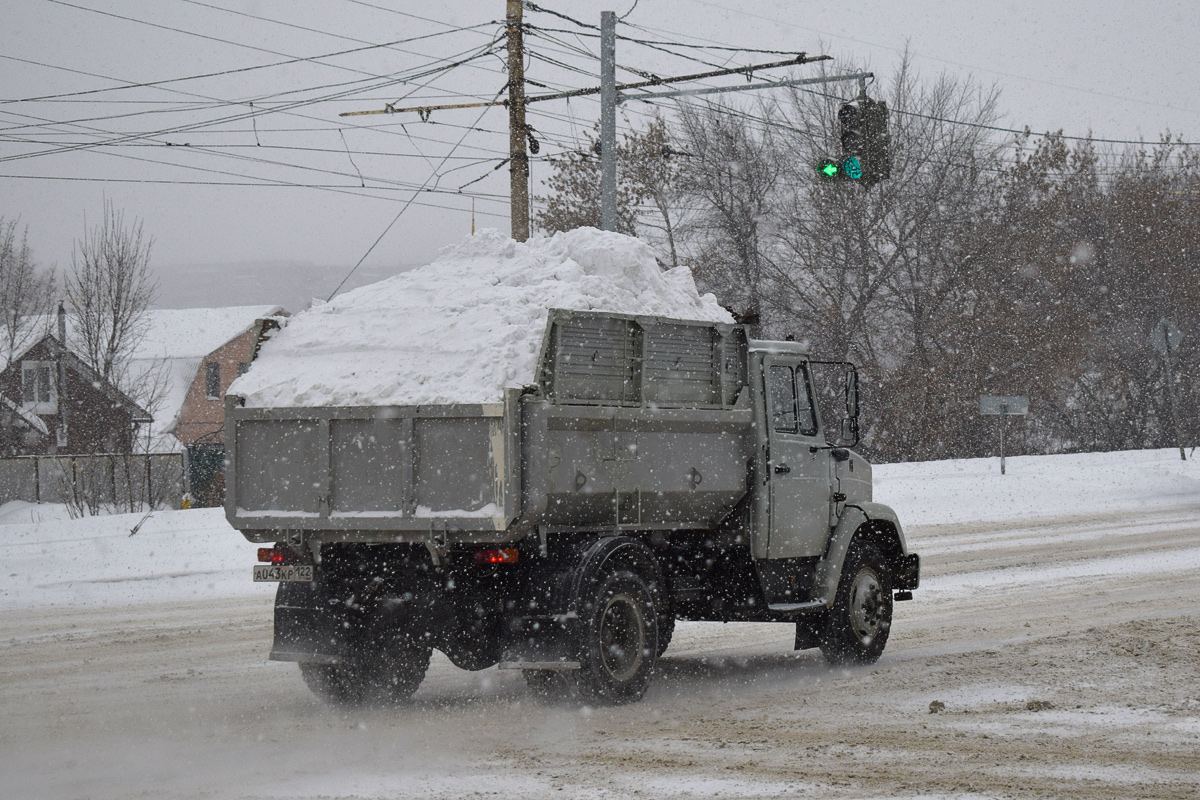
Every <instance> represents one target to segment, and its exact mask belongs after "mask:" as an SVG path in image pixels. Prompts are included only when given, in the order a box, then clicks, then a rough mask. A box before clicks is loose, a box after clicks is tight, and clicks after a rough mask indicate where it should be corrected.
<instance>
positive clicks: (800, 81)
mask: <svg viewBox="0 0 1200 800" xmlns="http://www.w3.org/2000/svg"><path fill="white" fill-rule="evenodd" d="M874 77H875V73H873V72H851V73H849V74H847V75H831V76H829V77H824V78H796V79H795V80H786V81H764V82H763V83H751V84H747V85H745V86H713V87H711V88H708V89H681V90H680V91H677V92H655V93H654V94H636V95H631V96H628V97H622V98H621V102H625V101H627V100H660V99H662V98H664V97H685V96H688V95H698V94H721V93H723V92H745V91H748V90H752V89H781V88H784V87H787V86H807V85H810V84H814V83H838V82H839V81H854V80H857V81H861V80H863V79H864V78H874ZM617 88H621V87H617Z"/></svg>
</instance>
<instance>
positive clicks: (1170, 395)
mask: <svg viewBox="0 0 1200 800" xmlns="http://www.w3.org/2000/svg"><path fill="white" fill-rule="evenodd" d="M1182 340H1183V334H1182V333H1180V331H1179V328H1177V327H1175V323H1173V322H1171V320H1169V319H1167V318H1166V317H1163V318H1162V319H1160V320H1159V321H1158V324H1157V325H1155V326H1154V330H1152V331H1150V346H1151V347H1153V348H1154V349H1155V350H1157V351H1158V353H1159V355H1161V356H1162V357H1163V367H1164V368H1165V369H1166V371H1167V406H1168V407H1169V408H1170V412H1171V427H1172V428H1173V429H1174V432H1175V444H1177V445H1179V458H1180V460H1182V461H1187V456H1186V455H1185V454H1184V452H1183V436H1182V434H1180V432H1179V404H1178V403H1177V402H1176V401H1175V368H1174V366H1173V365H1172V363H1171V354H1172V353H1173V352H1174V351H1176V350H1178V349H1179V343H1180V342H1181V341H1182Z"/></svg>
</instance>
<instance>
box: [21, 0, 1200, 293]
mask: <svg viewBox="0 0 1200 800" xmlns="http://www.w3.org/2000/svg"><path fill="white" fill-rule="evenodd" d="M538 5H540V6H541V7H543V8H546V9H552V10H555V11H560V12H562V13H563V14H566V15H569V16H571V17H574V18H576V19H578V20H580V21H583V22H587V23H590V24H598V22H599V12H600V10H601V9H604V8H607V9H611V10H614V11H616V12H617V13H618V14H626V13H627V12H630V8H631V7H632V6H634V4H633V0H618V1H616V2H612V3H600V4H596V3H592V2H582V1H581V0H542V2H540V3H538ZM504 6H505V3H504V2H503V0H472V1H471V2H468V1H467V0H441V2H437V3H428V2H421V3H417V2H411V1H410V0H370V2H367V1H366V0H257V1H255V0H242V1H238V0H203V2H200V0H155V2H149V1H148V0H6V2H5V13H4V18H3V25H2V26H0V176H2V177H0V216H4V217H6V218H10V219H11V218H13V217H20V219H21V221H22V223H23V224H25V225H27V226H28V230H29V239H30V243H31V245H32V246H33V248H34V249H35V252H36V255H37V256H38V258H39V259H40V260H41V261H42V262H43V263H46V264H56V265H57V266H58V267H59V268H60V269H61V268H63V267H65V266H67V265H68V264H69V262H70V258H71V247H72V242H73V240H74V239H75V238H77V237H79V236H80V235H81V234H82V233H83V231H84V225H85V218H86V219H87V220H88V221H89V222H94V221H95V220H96V219H98V217H99V215H100V212H101V208H102V204H103V201H104V199H105V198H108V199H111V200H112V201H113V202H114V203H115V204H116V205H117V206H118V207H119V208H122V209H124V210H125V211H126V214H127V215H130V216H138V217H141V218H142V219H144V220H145V227H146V230H147V232H148V233H151V234H152V235H153V236H154V237H155V239H156V245H155V251H154V258H155V263H156V264H157V265H158V266H159V268H160V270H161V272H162V275H163V279H164V282H170V281H179V280H181V275H182V274H183V273H182V270H181V268H182V267H185V266H186V265H189V264H204V265H208V267H207V268H206V270H205V273H204V274H205V280H206V281H212V280H219V277H214V276H219V275H220V270H219V269H217V270H214V269H213V268H212V265H220V264H237V263H239V262H251V261H260V262H266V261H269V262H277V263H278V262H300V263H307V264H313V265H317V266H319V267H323V268H325V267H327V269H328V271H329V272H330V273H331V274H332V276H333V277H337V278H338V279H340V276H341V275H342V274H344V272H345V271H346V270H348V269H349V268H350V267H351V266H353V265H354V264H355V263H356V262H357V261H358V260H359V259H360V258H361V257H362V256H363V254H364V253H365V252H367V249H368V248H369V247H370V246H371V244H372V243H373V242H374V241H375V240H376V239H377V238H378V237H379V236H380V234H381V233H383V231H384V229H385V228H386V227H387V226H388V224H389V223H390V222H391V221H392V220H393V218H395V217H396V215H397V213H398V212H399V211H400V209H401V207H402V206H403V205H404V204H405V203H406V202H408V201H409V200H410V198H411V197H412V196H413V189H415V188H418V187H421V186H425V188H427V189H428V188H434V187H436V188H437V189H439V190H442V191H441V192H440V193H428V192H425V193H422V194H420V195H419V196H418V197H417V198H416V200H415V201H414V202H413V205H411V206H410V207H409V208H408V209H407V210H406V211H405V212H404V213H403V214H402V215H401V216H400V218H399V220H398V221H397V222H396V224H395V225H394V227H392V228H391V230H390V231H389V232H388V233H387V235H386V236H384V237H383V239H382V240H381V241H380V243H379V245H378V247H377V248H376V249H375V250H374V251H373V252H372V254H371V256H370V257H369V258H368V259H367V261H366V263H367V265H369V266H372V267H374V268H375V271H376V272H377V271H378V270H379V269H380V268H387V267H393V266H400V265H413V264H418V263H425V262H427V261H429V260H430V259H431V258H432V257H433V256H435V255H436V253H437V251H438V249H439V248H440V247H443V246H445V245H446V244H448V243H451V242H454V241H457V240H459V239H461V237H463V236H465V235H466V234H467V233H469V231H470V229H471V224H472V219H471V204H472V201H471V198H470V197H469V196H468V195H467V194H459V193H458V189H459V187H462V186H463V185H464V184H466V183H468V182H470V181H474V180H475V179H477V178H480V177H483V179H482V180H480V181H478V182H476V183H473V184H472V185H471V186H469V187H467V188H466V190H465V191H466V192H468V193H476V194H477V196H476V198H475V208H476V219H475V224H476V225H477V226H493V227H498V228H501V229H502V230H505V231H507V230H508V225H509V222H508V210H507V191H508V180H507V176H508V173H507V170H506V169H500V170H498V171H493V169H492V168H493V167H495V166H496V165H497V164H498V163H499V161H500V159H502V158H503V157H504V155H505V153H506V151H507V134H506V133H505V131H506V128H507V115H506V114H507V112H506V111H505V110H504V109H503V108H496V109H492V110H490V111H486V112H483V113H482V114H481V112H480V111H479V110H478V109H464V110H456V111H443V112H438V113H436V114H435V115H434V116H433V118H432V119H431V120H430V121H429V122H422V121H420V120H419V119H418V118H417V117H416V115H414V114H405V115H391V116H360V117H351V118H339V117H338V116H337V115H338V113H339V112H343V111H350V110H365V109H379V108H382V107H383V105H384V103H387V102H393V101H397V100H399V99H400V98H404V97H406V96H408V99H407V100H404V101H403V102H401V103H399V104H398V105H404V104H406V103H415V102H420V103H446V102H469V101H470V100H471V99H472V98H479V99H491V98H492V97H494V96H495V94H496V93H497V92H498V91H500V90H501V88H502V87H503V85H504V82H505V80H506V76H505V73H504V71H503V49H502V47H503V42H502V41H500V42H499V43H498V45H497V47H496V52H495V53H494V54H485V53H484V52H483V51H484V50H486V48H487V46H488V45H489V43H491V42H492V41H493V40H494V37H496V36H497V35H499V34H500V33H501V30H502V29H501V26H500V24H499V21H500V20H502V19H503V16H504ZM89 9H90V10H89ZM97 11H101V12H105V13H106V14H108V15H109V16H106V15H105V14H100V13H96V12H97ZM234 12H239V13H234ZM112 15H116V16H112ZM118 17H125V18H126V19H120V18H118ZM526 20H527V21H528V22H530V23H533V24H534V25H538V26H540V27H542V28H544V29H545V28H551V29H561V30H562V31H567V30H569V31H576V32H578V33H580V34H585V35H583V36H578V37H577V36H575V35H573V34H571V33H562V32H555V31H552V30H545V31H543V32H542V36H540V37H539V36H534V37H532V38H531V39H530V41H529V48H530V50H531V51H532V53H534V57H533V59H532V60H531V61H530V67H529V73H528V75H529V77H530V78H531V79H532V80H535V81H539V82H541V83H544V84H546V85H547V86H549V87H553V88H555V89H557V88H559V87H562V88H575V87H582V86H588V85H594V84H595V83H596V82H597V79H596V77H595V73H596V70H597V69H598V62H596V61H595V60H594V59H593V58H591V57H590V56H589V55H588V53H589V52H590V53H595V52H597V51H598V46H597V41H596V39H595V38H592V37H591V36H590V35H588V34H594V33H595V31H593V30H590V29H587V28H578V27H577V26H575V25H574V24H573V23H572V22H569V21H567V20H564V19H561V18H558V17H555V16H553V15H550V14H547V13H545V12H542V11H536V10H527V11H526ZM625 22H627V23H630V25H622V26H621V27H620V29H619V31H618V32H619V33H621V34H623V35H625V36H629V37H634V38H642V39H647V40H655V41H670V42H679V43H689V44H698V45H700V44H712V43H721V44H723V45H726V46H733V47H745V48H750V47H754V48H763V49H767V50H784V51H789V52H799V51H806V52H808V53H817V52H825V53H828V54H830V55H833V56H835V57H836V58H837V59H838V61H837V62H836V63H838V64H843V65H846V66H847V67H849V66H859V65H863V66H866V67H867V68H869V69H871V70H873V71H874V72H875V73H876V74H877V76H878V79H879V80H880V82H883V83H886V82H887V81H888V79H889V78H890V77H891V75H892V73H893V71H894V68H895V66H896V64H897V61H898V59H899V53H900V52H901V51H903V49H904V48H905V47H906V46H907V47H908V49H909V51H910V53H911V54H912V56H913V60H914V64H915V65H916V67H917V68H918V69H919V70H920V71H921V73H922V74H924V75H927V76H933V75H936V74H938V73H940V72H942V71H946V72H948V73H951V74H953V75H955V76H958V77H962V78H966V77H968V76H971V77H973V78H974V79H975V80H977V81H979V82H980V83H983V84H985V85H991V84H993V83H994V84H996V85H998V86H999V87H1000V89H1001V103H1000V105H1001V109H1002V111H1003V113H1004V119H1003V120H1002V123H1003V124H1004V125H1006V126H1008V127H1013V128H1021V127H1024V126H1025V125H1028V126H1030V127H1031V128H1032V129H1033V130H1034V131H1046V130H1057V129H1060V128H1061V129H1063V130H1064V131H1065V132H1066V133H1068V134H1073V135H1084V134H1087V133H1088V132H1089V131H1090V132H1091V133H1092V134H1093V135H1095V136H1097V137H1101V138H1110V139H1139V138H1145V139H1147V140H1152V141H1153V140H1156V139H1157V138H1158V136H1159V134H1160V133H1161V132H1163V131H1165V130H1168V129H1169V130H1170V131H1171V132H1173V133H1176V134H1181V135H1182V136H1183V137H1184V138H1185V140H1187V141H1197V140H1200V82H1198V81H1197V80H1196V59H1197V54H1198V53H1200V10H1198V7H1197V5H1196V4H1194V3H1191V2H1168V1H1167V0H1144V1H1143V2H1139V3H1132V2H1128V1H1127V0H1126V1H1121V0H1090V2H1082V1H1076V0H1012V1H1011V2H987V1H986V0H981V1H980V2H961V0H960V1H959V2H951V1H950V0H907V1H906V2H896V0H858V1H857V2H853V3H829V2H820V3H817V2H801V1H800V0H639V2H638V3H637V4H636V7H633V9H632V12H630V13H628V16H627V17H626V18H625ZM632 26H638V27H632ZM306 29H307V30H306ZM415 37H424V38H420V39H416V38H415ZM400 40H411V41H405V42H402V43H398V44H394V45H392V46H389V47H370V46H371V45H381V44H385V43H392V42H400ZM364 48H365V49H364ZM350 49H358V50H359V52H355V53H348V54H344V55H339V56H330V57H325V58H322V59H320V60H314V57H316V56H324V55H326V54H331V53H335V52H339V51H345V50H350ZM672 49H675V50H677V51H679V52H686V53H688V54H690V55H692V56H693V57H694V58H696V59H700V60H701V61H703V62H705V63H715V64H727V65H729V66H740V65H745V64H753V63H761V62H764V61H770V60H774V59H776V58H781V56H775V55H772V54H764V53H753V52H742V53H735V52H726V51H717V50H704V49H686V50H684V49H681V48H672ZM472 55H474V56H476V58H475V59H474V60H473V61H471V62H469V63H467V64H464V65H461V66H458V67H455V68H454V69H452V70H449V71H447V72H444V73H440V74H436V75H426V76H423V77H416V76H418V75H419V74H420V73H422V72H423V71H424V70H425V69H427V68H428V67H430V66H445V65H446V63H447V62H451V61H455V60H458V59H461V58H464V57H468V56H472ZM298 59H308V60H298ZM548 59H552V60H553V61H555V62H558V64H557V65H556V64H554V63H551V61H550V60H548ZM617 61H618V64H621V65H622V66H629V67H633V68H637V69H643V70H649V71H652V72H655V73H656V74H660V75H669V74H679V73H686V72H692V71H700V70H704V69H709V68H710V67H707V66H705V65H704V64H702V63H699V62H697V61H692V60H687V59H684V58H679V57H676V56H670V55H667V54H665V53H663V52H661V51H659V50H654V49H651V48H648V47H645V46H642V45H637V44H634V43H631V42H627V41H621V42H620V43H619V45H618V54H617ZM280 62H290V63H280ZM263 65H274V66H267V67H264V66H263ZM562 65H565V66H566V68H564V66H562ZM247 68H254V69H247ZM804 69H805V68H798V69H797V70H795V72H796V74H798V75H803V74H805V73H804ZM807 69H809V70H814V69H815V68H813V67H809V68H807ZM231 70H236V71H235V72H229V71H231ZM218 72H219V73H225V74H221V75H214V76H211V77H203V78H194V79H191V80H173V79H179V78H188V77H191V76H198V75H204V74H208V73H218ZM618 79H619V80H633V79H636V78H635V77H634V76H633V75H632V74H630V73H628V72H624V73H619V74H618ZM162 81H170V82H167V83H159V84H158V85H155V86H141V87H136V88H129V87H128V84H144V83H151V82H162ZM121 86H125V87H126V88H121V89H116V88H115V87H121ZM96 90H102V91H96ZM529 91H530V93H537V92H540V91H545V90H544V89H540V88H538V87H537V86H531V87H530V90H529ZM81 92H87V93H86V94H80V93H81ZM49 95H60V96H57V97H47V96H49ZM61 95H66V96H61ZM30 98H44V99H40V100H32V99H30ZM251 103H253V105H251ZM632 105H634V104H628V105H627V106H626V107H625V108H627V109H628V110H627V111H626V112H625V116H626V121H627V122H633V123H636V122H638V121H641V120H642V119H643V117H642V116H641V115H642V113H643V111H642V110H641V109H642V108H644V106H639V108H632V107H631V106H632ZM597 113H598V105H597V103H596V102H595V101H594V100H591V99H576V100H572V101H570V102H569V103H568V102H565V101H561V102H554V103H544V104H540V105H539V108H538V113H537V114H534V115H532V116H531V118H530V121H531V123H532V124H533V125H534V126H535V128H537V129H538V131H539V133H540V136H541V138H543V140H544V144H543V149H542V153H541V154H542V156H545V155H553V154H555V153H558V152H561V151H563V150H564V149H570V148H571V145H572V138H573V134H574V133H578V132H580V131H583V130H588V129H590V128H591V126H592V125H593V123H594V122H595V120H596V118H597ZM622 124H626V122H622ZM460 140H461V143H460ZM101 141H104V142H107V144H105V145H103V146H96V143H97V142H101ZM456 145H457V146H456ZM447 156H448V157H447ZM533 169H534V178H535V180H536V179H537V178H539V177H544V176H545V173H546V170H547V166H546V164H545V163H544V162H542V161H535V162H534V167H533ZM435 173H437V175H438V177H436V178H432V179H431V176H433V175H434V174H435ZM214 182H216V183H219V184H222V185H212V184H213V183H214ZM230 184H232V185H230ZM246 184H252V185H246ZM364 184H365V188H364ZM318 186H319V187H323V188H312V187H318ZM306 274H309V273H306ZM333 277H331V278H330V281H332V280H333ZM292 288H293V289H294V288H295V287H292ZM314 291H315V290H314ZM253 302H266V300H263V299H261V298H254V299H253Z"/></svg>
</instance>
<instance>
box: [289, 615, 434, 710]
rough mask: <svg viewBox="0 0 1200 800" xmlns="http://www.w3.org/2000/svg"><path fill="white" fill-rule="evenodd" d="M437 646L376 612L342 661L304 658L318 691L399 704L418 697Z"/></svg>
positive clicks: (338, 700) (339, 698)
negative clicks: (418, 689) (319, 660)
mask: <svg viewBox="0 0 1200 800" xmlns="http://www.w3.org/2000/svg"><path fill="white" fill-rule="evenodd" d="M432 652H433V651H432V648H430V647H429V646H428V645H426V644H423V643H422V642H419V641H416V640H415V639H414V638H413V637H412V636H410V635H409V634H408V633H407V632H406V631H404V630H401V629H397V628H396V627H394V626H392V625H389V624H388V620H387V618H386V617H385V616H383V615H380V614H378V613H377V614H375V615H373V617H372V619H371V620H370V622H369V624H368V625H366V626H364V628H363V629H362V630H361V631H360V632H359V636H358V637H357V641H356V642H355V644H354V646H353V647H352V649H351V652H350V654H349V655H347V656H346V657H345V658H344V659H343V660H342V661H341V662H339V663H337V664H315V663H302V664H300V675H301V676H302V677H303V678H304V682H305V683H306V684H307V685H308V688H309V689H310V690H312V692H313V694H315V695H317V696H318V697H320V698H321V699H323V700H326V701H328V702H331V703H335V704H338V705H346V706H359V705H395V704H397V703H402V702H404V701H405V700H408V699H409V698H410V697H412V695H413V693H414V692H416V691H417V687H419V686H420V685H421V681H422V680H424V679H425V672H426V670H428V669H429V658H430V656H431V655H432Z"/></svg>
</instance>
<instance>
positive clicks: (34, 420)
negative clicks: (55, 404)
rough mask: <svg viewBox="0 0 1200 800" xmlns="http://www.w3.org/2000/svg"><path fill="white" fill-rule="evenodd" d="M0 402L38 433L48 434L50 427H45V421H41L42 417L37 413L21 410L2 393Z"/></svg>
mask: <svg viewBox="0 0 1200 800" xmlns="http://www.w3.org/2000/svg"><path fill="white" fill-rule="evenodd" d="M0 403H3V404H4V407H5V408H7V409H8V410H9V411H11V412H12V413H14V414H16V415H17V416H18V417H20V418H21V419H22V420H24V421H25V424H26V425H28V426H29V427H31V428H33V429H34V430H35V431H37V432H38V433H40V434H42V435H43V436H49V435H50V429H49V428H47V427H46V423H45V422H42V418H41V417H39V416H38V415H37V414H32V413H30V412H28V411H25V410H23V409H22V408H21V407H20V406H19V405H17V404H16V403H14V402H13V401H12V400H9V399H8V398H7V397H5V396H4V395H2V394H0Z"/></svg>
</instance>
